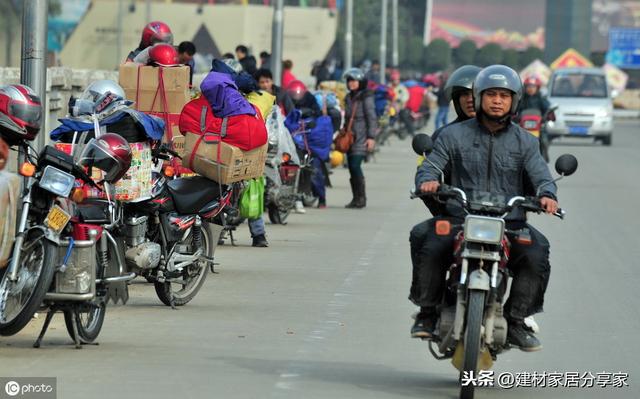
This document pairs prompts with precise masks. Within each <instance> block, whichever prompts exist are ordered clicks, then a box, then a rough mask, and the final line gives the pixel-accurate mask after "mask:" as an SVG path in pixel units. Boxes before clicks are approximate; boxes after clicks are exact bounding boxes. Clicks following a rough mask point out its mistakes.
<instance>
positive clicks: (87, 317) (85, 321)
mask: <svg viewBox="0 0 640 399" xmlns="http://www.w3.org/2000/svg"><path fill="white" fill-rule="evenodd" d="M106 313H107V303H106V302H105V301H103V300H101V301H99V302H98V303H81V304H78V305H75V306H73V308H71V310H66V311H65V312H64V324H65V326H66V327H67V332H68V333H69V337H71V339H73V340H74V341H75V334H74V332H73V325H74V324H75V327H76V329H77V331H78V340H79V341H80V342H81V343H83V344H90V343H93V342H94V341H95V340H96V338H98V335H100V331H101V330H102V324H103V323H104V316H105V314H106Z"/></svg>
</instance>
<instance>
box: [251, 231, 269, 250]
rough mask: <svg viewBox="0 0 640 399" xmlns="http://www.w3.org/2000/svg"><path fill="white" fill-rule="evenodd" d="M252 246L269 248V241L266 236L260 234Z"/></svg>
mask: <svg viewBox="0 0 640 399" xmlns="http://www.w3.org/2000/svg"><path fill="white" fill-rule="evenodd" d="M251 246H252V247H258V248H266V247H268V246H269V242H268V241H267V238H266V237H265V236H264V234H260V235H259V236H255V237H253V244H251Z"/></svg>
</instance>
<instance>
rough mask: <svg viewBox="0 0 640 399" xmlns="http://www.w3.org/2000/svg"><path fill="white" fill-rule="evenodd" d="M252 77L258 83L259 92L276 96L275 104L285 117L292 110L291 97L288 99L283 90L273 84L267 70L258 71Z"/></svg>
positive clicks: (270, 74)
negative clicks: (262, 91)
mask: <svg viewBox="0 0 640 399" xmlns="http://www.w3.org/2000/svg"><path fill="white" fill-rule="evenodd" d="M254 77H255V79H256V81H257V82H258V87H259V88H260V90H264V91H266V92H268V93H270V94H272V95H274V96H276V104H278V106H279V107H280V109H281V110H282V113H283V114H284V115H285V116H286V115H289V113H290V112H291V111H293V110H294V108H295V107H294V105H293V100H291V97H289V95H288V94H287V92H286V91H285V90H282V88H281V87H280V86H277V85H275V84H274V83H273V74H272V73H271V71H270V70H269V69H262V68H261V69H258V72H256V74H255V76H254Z"/></svg>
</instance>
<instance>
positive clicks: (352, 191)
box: [344, 177, 358, 209]
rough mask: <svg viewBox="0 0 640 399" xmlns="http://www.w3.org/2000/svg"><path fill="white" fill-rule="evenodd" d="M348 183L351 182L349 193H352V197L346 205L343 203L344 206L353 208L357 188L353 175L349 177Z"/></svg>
mask: <svg viewBox="0 0 640 399" xmlns="http://www.w3.org/2000/svg"><path fill="white" fill-rule="evenodd" d="M349 183H351V194H352V195H353V199H351V202H349V203H348V204H347V205H345V206H344V207H345V208H349V209H350V208H355V203H356V197H357V196H358V194H357V193H358V190H357V189H356V179H354V178H353V177H352V178H351V179H349Z"/></svg>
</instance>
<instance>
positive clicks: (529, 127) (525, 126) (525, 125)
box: [524, 121, 538, 130]
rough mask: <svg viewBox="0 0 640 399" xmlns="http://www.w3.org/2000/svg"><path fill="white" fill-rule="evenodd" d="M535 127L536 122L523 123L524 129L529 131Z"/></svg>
mask: <svg viewBox="0 0 640 399" xmlns="http://www.w3.org/2000/svg"><path fill="white" fill-rule="evenodd" d="M536 126H538V123H537V122H536V121H525V122H524V128H525V129H528V130H531V129H535V128H536Z"/></svg>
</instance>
